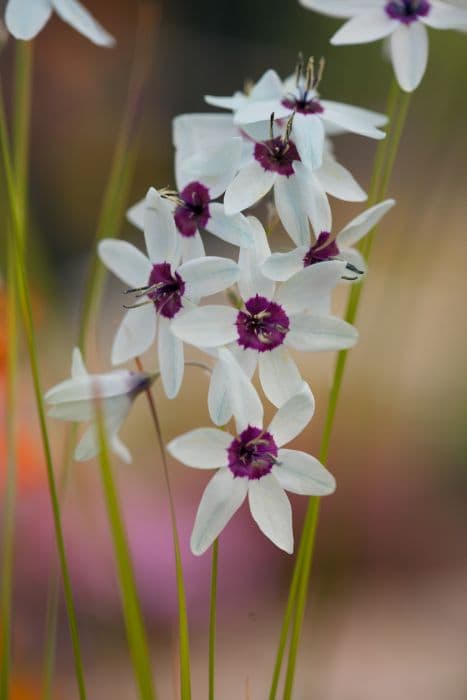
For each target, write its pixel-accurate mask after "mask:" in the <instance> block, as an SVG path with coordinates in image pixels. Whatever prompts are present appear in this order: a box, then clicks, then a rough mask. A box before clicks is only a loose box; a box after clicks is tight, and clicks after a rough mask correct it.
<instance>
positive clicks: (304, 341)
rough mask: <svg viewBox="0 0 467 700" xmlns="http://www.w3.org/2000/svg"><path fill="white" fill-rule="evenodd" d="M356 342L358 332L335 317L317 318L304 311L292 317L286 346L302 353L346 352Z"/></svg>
mask: <svg viewBox="0 0 467 700" xmlns="http://www.w3.org/2000/svg"><path fill="white" fill-rule="evenodd" d="M357 340H358V331H357V329H356V328H355V327H354V326H351V325H350V323H347V322H346V321H343V320H342V319H340V318H336V317H335V316H317V315H315V314H309V313H308V312H306V311H304V312H303V313H301V314H297V315H296V316H292V318H291V320H290V331H289V332H288V334H287V341H286V342H287V345H290V346H291V347H293V348H294V349H295V350H302V351H304V352H321V351H323V350H325V351H328V350H348V349H349V348H352V347H353V346H354V345H355V343H356V342H357Z"/></svg>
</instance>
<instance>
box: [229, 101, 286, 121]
mask: <svg viewBox="0 0 467 700" xmlns="http://www.w3.org/2000/svg"><path fill="white" fill-rule="evenodd" d="M271 114H274V118H275V119H284V118H286V117H288V116H289V115H290V114H291V110H290V108H289V107H284V106H283V105H282V104H281V100H280V97H279V98H277V97H276V98H273V99H271V100H258V101H257V102H255V101H253V100H248V102H247V103H245V104H243V105H242V106H241V107H240V108H239V109H238V110H237V112H236V114H235V116H234V124H254V123H255V122H263V121H268V120H269V119H270V117H271Z"/></svg>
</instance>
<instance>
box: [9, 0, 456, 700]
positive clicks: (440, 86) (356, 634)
mask: <svg viewBox="0 0 467 700" xmlns="http://www.w3.org/2000/svg"><path fill="white" fill-rule="evenodd" d="M86 4H87V6H88V8H89V9H90V10H91V11H92V12H93V14H94V15H95V16H96V17H97V18H98V19H99V20H100V21H101V22H102V23H103V25H104V26H105V27H106V28H107V29H109V31H111V32H112V33H113V34H114V35H115V36H116V38H117V47H116V48H115V49H114V50H109V51H105V50H102V49H98V48H96V47H94V46H92V45H91V44H90V43H89V42H88V41H87V40H85V39H84V38H82V37H81V36H79V35H78V34H76V33H75V32H73V31H72V30H71V29H70V28H69V27H68V26H66V25H64V24H63V23H61V22H60V21H59V20H58V19H56V18H54V19H53V20H52V21H51V22H50V23H49V25H48V26H47V27H46V29H45V30H44V31H43V32H42V33H41V34H40V36H39V38H38V39H37V41H36V42H35V44H36V45H35V68H34V93H33V113H32V117H33V124H32V156H31V158H32V160H31V219H32V223H31V233H30V236H31V243H30V256H29V263H30V278H31V284H32V285H33V288H34V302H35V311H36V320H37V324H38V329H39V335H40V346H39V347H40V350H41V352H42V356H41V365H42V371H43V377H44V384H45V385H46V386H47V387H48V386H51V385H52V384H54V383H56V382H57V381H60V380H61V379H63V378H64V377H65V376H66V375H67V374H68V367H69V362H70V356H71V348H72V346H73V344H74V343H75V342H76V328H77V320H78V315H79V310H80V305H81V295H82V290H83V285H84V279H85V275H86V271H87V267H88V264H89V262H90V260H91V257H92V256H93V255H94V250H93V240H94V235H95V228H96V221H97V217H98V211H99V206H100V202H101V199H102V195H103V191H104V187H105V182H106V178H107V176H108V173H109V169H110V164H111V160H112V153H113V149H114V147H115V141H116V138H117V133H118V128H119V123H120V119H121V115H122V112H123V110H124V106H125V101H126V95H127V83H128V77H129V71H130V64H131V60H132V55H133V50H134V42H135V31H136V26H137V17H138V11H139V3H138V2H136V1H135V0H133V1H132V0H114V1H113V2H107V1H106V0H88V1H87V3H86ZM147 4H148V3H146V5H147ZM149 4H151V3H149ZM153 9H154V17H155V18H156V19H155V25H154V28H153V30H152V31H153V38H152V39H151V44H150V46H151V50H150V55H149V56H148V60H149V64H150V77H149V83H148V90H147V92H146V96H145V99H144V101H143V102H142V104H141V110H142V119H143V134H142V140H141V147H140V149H139V154H138V160H137V164H136V175H135V179H134V183H133V185H132V194H131V197H130V202H133V201H136V200H137V199H140V198H141V197H142V196H143V195H144V193H145V191H146V189H147V188H148V186H150V185H154V186H156V187H161V186H164V185H171V186H173V185H174V178H173V171H172V167H173V161H172V158H173V151H172V145H171V119H172V118H173V117H174V116H175V115H176V114H179V113H182V112H192V111H209V108H208V107H207V106H205V105H204V103H203V95H204V94H206V93H210V94H222V95H224V94H230V93H231V92H233V91H234V90H235V89H239V88H241V87H242V85H243V83H244V80H245V79H246V78H252V79H254V80H256V79H258V77H259V76H260V75H261V74H262V72H263V71H264V70H265V69H267V68H269V67H273V68H275V69H277V70H278V72H279V73H280V74H281V75H282V76H284V77H285V76H286V75H288V74H289V73H290V72H292V70H293V67H294V64H295V61H296V57H297V53H298V51H303V53H304V54H314V55H315V56H321V55H324V56H325V57H326V60H327V66H326V73H325V77H324V81H323V84H322V88H321V92H322V94H323V96H325V97H327V98H328V99H334V100H339V101H343V102H350V103H353V104H358V105H361V106H364V107H368V108H371V109H379V110H381V111H383V110H384V104H385V99H386V94H387V91H388V88H389V84H390V80H391V68H390V65H389V64H388V63H387V61H386V60H385V59H384V58H383V56H382V48H381V44H380V43H376V44H371V45H368V46H356V47H345V48H333V47H331V46H330V45H329V37H330V36H331V34H332V33H333V32H334V31H335V29H336V28H337V27H338V26H339V22H338V21H333V20H330V19H327V18H324V17H320V16H318V15H315V14H313V13H311V12H308V11H306V10H305V9H303V8H302V7H300V6H299V5H298V3H297V2H294V1H291V0H289V1H288V2H275V3H271V2H266V1H265V0H237V2H235V3H232V2H214V0H198V2H196V3H190V2H186V1H185V2H182V0H172V2H170V3H168V2H161V3H157V4H156V3H154V8H153ZM430 42H431V44H430V62H429V68H428V72H427V75H426V77H425V80H424V82H423V84H422V86H421V88H420V89H419V90H418V91H417V92H416V93H415V94H414V96H413V99H412V103H411V108H410V113H409V119H408V124H407V127H406V130H405V132H404V136H403V139H402V142H401V149H400V152H399V155H398V159H397V163H396V167H395V171H394V174H393V178H392V181H391V185H390V195H391V196H394V197H396V198H397V200H398V206H397V208H396V209H395V210H393V211H392V212H391V213H390V214H389V215H388V217H387V219H386V220H385V221H384V223H383V225H382V226H381V228H380V230H379V233H378V238H377V241H376V243H375V246H374V252H373V257H372V261H371V265H370V276H369V278H368V280H367V285H366V289H365V292H364V295H363V304H362V309H361V314H360V317H359V324H358V325H359V329H360V333H361V341H360V343H359V345H358V346H357V348H356V349H355V350H353V351H352V354H351V359H350V362H349V364H348V373H347V375H346V379H345V386H344V391H343V394H342V399H341V403H340V406H339V410H338V414H337V421H336V425H335V431H334V439H333V443H332V449H331V457H330V469H331V471H333V473H334V474H335V475H336V478H337V482H338V489H337V492H336V494H335V495H334V496H332V497H330V498H328V499H326V500H325V502H324V503H323V506H324V507H323V517H322V520H321V522H320V527H319V535H318V547H317V552H316V559H315V566H314V574H313V580H312V588H311V595H310V605H309V608H308V616H307V620H306V625H305V632H304V638H303V642H302V647H301V654H300V659H299V666H298V676H297V683H296V695H295V697H296V698H297V700H308V698H316V699H317V700H318V699H319V700H393V699H394V698H396V697H397V698H401V699H403V700H441V698H442V700H463V698H465V697H466V696H467V670H466V665H465V650H466V642H467V605H466V593H465V591H466V585H467V552H466V534H467V509H466V486H467V472H466V469H465V454H466V448H467V432H466V428H465V424H466V417H467V399H466V397H467V373H466V371H465V358H466V351H467V326H466V321H465V318H466V316H465V311H464V300H465V296H466V293H467V282H466V279H465V277H466V273H465V271H466V265H467V246H466V235H467V230H466V219H467V197H466V195H467V191H466V190H467V129H466V117H467V70H466V68H467V59H466V56H467V36H466V35H465V34H460V33H459V34H457V33H454V32H438V33H435V32H431V35H430ZM13 58H14V41H12V40H11V39H10V40H9V41H8V42H7V45H6V46H5V47H4V49H3V52H2V54H1V56H0V65H1V71H2V77H3V79H4V81H5V82H6V83H7V89H8V88H9V89H10V91H11V75H12V66H13ZM335 146H336V152H337V156H338V158H339V160H340V161H341V162H342V163H343V164H344V165H345V166H346V167H348V168H349V169H350V170H351V171H352V172H353V173H354V174H355V176H356V177H357V179H358V180H359V182H361V184H362V185H363V186H364V187H367V186H368V183H369V179H370V175H371V169H372V162H373V156H374V150H375V144H374V143H373V142H371V141H369V140H365V139H363V138H360V137H358V136H340V137H338V138H336V139H335ZM361 209H362V207H361V205H351V204H347V203H342V202H337V201H334V202H333V211H334V219H335V222H336V226H338V227H339V226H341V225H343V224H345V223H346V222H347V221H348V220H350V218H352V217H353V216H354V215H356V214H357V213H358V212H359V211H361ZM121 235H122V236H123V237H124V238H127V239H129V240H131V241H133V242H135V243H136V244H139V243H140V242H141V234H140V233H139V232H137V231H135V230H134V229H133V228H132V227H131V226H130V225H129V224H128V223H126V222H125V223H124V224H123V226H122V230H121ZM284 242H285V239H282V238H280V239H279V238H278V239H277V241H276V245H277V246H278V247H279V248H280V247H281V246H283V245H284ZM206 243H207V248H208V252H216V253H222V254H225V255H235V250H234V249H233V248H230V247H227V246H225V247H223V246H221V244H220V243H219V242H216V241H214V239H212V238H211V237H210V238H209V240H208V239H207V238H206ZM120 292H121V287H120V286H119V285H118V284H117V283H115V281H114V280H112V281H110V280H109V284H108V285H107V288H106V294H105V298H104V303H103V305H102V309H101V313H100V316H99V320H98V323H97V324H96V327H95V330H94V332H93V333H92V334H91V342H90V346H91V349H92V352H91V355H90V367H91V369H92V370H94V371H99V370H100V371H103V370H106V369H108V368H109V356H110V343H111V340H112V337H113V333H114V331H115V329H116V326H117V323H118V321H119V319H120V315H121V296H120ZM345 295H346V289H345V288H342V289H340V290H339V293H338V295H337V298H336V311H342V310H343V309H344V306H345ZM2 303H3V301H2ZM2 334H3V335H2ZM3 336H4V331H3V330H1V329H0V344H1V345H2V348H1V352H0V358H1V361H2V362H3V360H4V343H5V338H4V337H3ZM189 355H190V357H200V355H198V354H197V353H196V352H195V351H192V352H190V353H189ZM23 360H24V362H23V363H22V365H21V394H20V418H21V424H20V438H19V450H20V475H19V478H20V489H19V504H18V513H17V538H16V547H17V550H16V552H17V556H16V578H15V588H14V591H15V604H16V607H15V690H14V693H13V698H14V700H18V699H20V698H21V699H25V700H29V699H31V700H32V699H34V698H39V697H40V683H41V674H42V670H41V668H42V652H43V636H44V620H45V607H46V596H47V585H48V578H49V575H50V572H51V571H53V570H54V567H55V558H54V540H53V531H52V527H51V517H50V510H49V501H48V492H47V489H46V483H45V471H44V467H43V462H42V457H41V447H40V441H39V437H38V430H37V425H36V418H35V412H34V402H33V398H32V391H31V386H30V377H29V371H28V366H27V361H26V357H24V358H23ZM155 361H156V360H155V356H154V353H151V352H149V353H148V354H147V358H146V363H147V365H148V366H149V367H154V364H155ZM333 362H334V358H333V356H332V354H325V355H316V356H303V355H302V356H301V357H300V358H299V363H300V366H301V368H302V369H303V373H304V376H305V377H306V378H307V380H308V381H310V383H311V385H312V388H313V391H314V393H315V396H316V398H317V406H318V408H317V414H316V416H315V418H314V420H313V423H312V424H311V426H310V429H308V431H307V432H306V433H305V434H304V435H303V436H302V437H301V438H299V439H298V440H297V443H296V444H297V446H298V447H299V448H301V449H307V450H310V451H312V452H313V453H314V454H316V453H317V452H318V448H319V440H320V434H321V428H322V421H323V416H324V413H325V410H326V400H327V394H328V389H329V384H330V380H331V375H332V368H333ZM2 373H3V364H2ZM1 381H2V384H1V387H2V392H3V389H4V379H3V376H2V379H1ZM156 394H157V401H158V405H159V408H160V411H161V414H162V421H163V432H164V435H165V437H166V439H167V440H169V439H170V438H171V437H173V436H175V435H177V434H179V433H182V432H184V431H185V430H187V429H190V428H193V427H197V426H200V425H208V420H209V419H208V414H207V408H206V396H207V381H206V378H205V376H203V375H202V374H201V373H200V372H199V371H197V370H196V369H193V368H192V369H189V370H187V374H186V379H185V383H184V385H183V388H182V391H181V394H180V396H179V398H178V399H176V400H175V401H174V402H170V401H168V400H167V399H166V398H165V397H164V395H163V393H162V391H161V389H160V387H158V388H157V391H156ZM2 397H3V399H4V393H2ZM0 410H1V411H2V412H3V413H4V412H5V410H6V408H5V402H4V400H3V402H2V406H1V408H0ZM49 425H50V429H51V431H52V435H53V437H54V446H55V454H56V462H57V463H60V460H61V457H62V448H63V434H64V430H63V425H62V424H58V423H57V422H53V421H50V422H49ZM123 436H124V439H125V440H126V442H127V443H128V445H129V446H130V449H131V451H132V454H133V465H131V466H130V467H127V466H123V465H121V464H118V463H117V462H116V461H115V463H114V467H115V473H116V475H117V477H118V482H119V488H120V492H121V496H122V500H123V502H124V508H125V516H126V522H127V526H128V530H129V534H130V538H131V543H132V550H133V555H134V559H135V565H136V570H137V577H138V584H139V590H140V594H141V598H142V601H143V606H144V611H145V615H146V620H147V624H148V629H149V633H150V637H151V642H152V648H153V658H154V671H155V676H156V682H157V687H158V689H159V693H160V695H161V697H163V698H176V697H178V696H177V692H178V691H177V672H176V657H177V646H176V626H177V621H176V594H175V585H174V571H173V559H172V545H171V532H170V524H169V515H168V508H167V502H166V494H165V490H164V484H163V480H162V473H161V465H160V463H159V457H158V450H157V443H156V441H155V437H153V433H152V428H151V422H150V419H149V416H148V414H147V411H146V406H145V404H144V402H143V401H139V402H138V403H137V404H136V406H135V410H134V412H133V413H132V415H131V417H130V420H129V421H128V424H127V425H126V427H125V429H124V431H123ZM3 440H4V438H3V435H2V437H1V438H0V459H1V463H0V468H1V470H2V471H1V472H0V476H3V472H4V464H5V446H4V443H3ZM171 468H172V479H173V484H174V489H175V492H176V501H177V513H178V517H179V520H180V529H181V532H182V540H183V556H184V565H185V569H186V576H187V588H188V598H189V608H190V609H189V612H190V616H191V636H192V647H193V670H194V687H195V690H194V698H195V699H198V698H199V699H200V700H204V698H205V697H206V692H207V691H206V688H207V605H208V581H209V566H210V558H209V555H206V556H204V557H202V558H200V559H198V558H195V557H193V556H192V555H191V554H190V552H189V549H188V539H189V533H190V530H191V527H192V523H193V518H194V514H195V511H196V507H197V503H198V501H199V498H200V496H201V493H202V489H203V486H204V483H205V482H206V481H207V478H208V475H205V476H203V475H202V474H198V473H192V472H191V471H190V470H188V469H186V468H184V467H182V466H181V465H178V464H175V463H172V464H171ZM293 501H294V502H293V505H294V513H295V531H296V534H297V535H298V533H299V531H300V524H301V520H302V517H303V512H304V508H305V505H306V503H305V499H300V498H294V499H293ZM63 507H64V514H65V521H66V523H65V524H66V537H67V545H68V553H69V558H70V563H71V568H72V575H73V582H74V587H75V591H76V597H77V604H78V612H79V621H80V630H81V633H82V636H83V644H84V652H85V666H86V674H87V678H88V681H89V686H90V694H89V695H90V698H93V699H96V700H109V699H110V698H112V700H130V699H132V698H136V692H135V688H134V683H133V679H132V674H131V668H130V664H129V656H128V652H127V648H126V643H125V636H124V630H123V624H122V618H121V612H120V606H119V596H118V587H117V583H116V579H115V571H114V562H113V556H112V549H111V543H110V536H109V531H108V525H107V522H106V516H105V509H104V505H103V500H102V494H101V486H100V480H99V473H98V470H97V468H96V465H95V464H93V463H87V464H75V465H74V468H73V472H72V476H71V481H70V484H69V488H68V490H67V493H66V497H65V499H64V506H63ZM290 572H291V560H290V558H289V557H287V556H286V555H283V554H282V553H280V552H279V551H278V550H276V549H275V548H274V546H273V545H271V544H270V543H269V541H267V540H266V539H264V538H263V537H262V536H261V535H260V534H259V533H258V532H257V530H256V528H255V526H254V525H253V523H252V522H251V518H250V516H249V513H248V511H247V508H243V509H242V510H241V512H240V513H239V514H238V515H237V516H236V517H235V519H234V521H233V522H232V523H231V525H230V526H229V528H228V529H227V531H226V532H225V533H224V534H223V535H222V537H221V541H220V579H219V610H220V612H219V640H218V643H219V656H218V697H219V698H221V699H222V700H237V699H239V698H250V700H257V699H261V698H264V697H266V693H267V688H268V687H269V681H270V677H271V671H272V666H273V661H274V655H275V650H276V643H277V638H278V634H279V628H280V622H281V614H282V611H283V607H284V604H285V600H286V595H287V588H288V583H289V579H290ZM58 634H59V637H58V659H57V683H56V697H57V700H61V699H63V700H73V699H74V698H75V697H76V690H75V685H74V679H73V665H72V656H71V649H70V643H69V638H68V630H67V623H66V615H65V612H64V610H61V613H60V623H59V633H58Z"/></svg>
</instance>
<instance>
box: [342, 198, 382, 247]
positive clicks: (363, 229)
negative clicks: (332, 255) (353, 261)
mask: <svg viewBox="0 0 467 700" xmlns="http://www.w3.org/2000/svg"><path fill="white" fill-rule="evenodd" d="M395 203H396V201H395V199H386V200H385V201H384V202H380V203H379V204H376V205H375V206H374V207H370V209H367V210H366V211H364V212H362V213H361V214H359V215H358V216H357V217H355V219H352V221H351V222H350V223H349V224H347V226H345V228H343V229H342V231H341V232H340V233H339V234H338V236H337V243H338V245H339V247H340V246H341V245H342V246H352V245H355V243H358V241H360V240H361V239H362V238H363V236H366V234H367V233H368V232H369V231H371V229H372V228H374V227H375V226H376V224H377V223H378V222H379V221H380V220H381V219H382V218H383V216H384V215H385V214H386V213H387V212H388V211H389V210H390V209H392V207H393V206H394V204H395Z"/></svg>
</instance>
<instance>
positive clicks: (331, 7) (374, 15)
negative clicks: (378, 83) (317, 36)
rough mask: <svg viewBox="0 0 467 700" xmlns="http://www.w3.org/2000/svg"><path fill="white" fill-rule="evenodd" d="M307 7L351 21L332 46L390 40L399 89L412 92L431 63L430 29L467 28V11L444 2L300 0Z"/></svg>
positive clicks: (340, 31)
mask: <svg viewBox="0 0 467 700" xmlns="http://www.w3.org/2000/svg"><path fill="white" fill-rule="evenodd" d="M300 3H301V4H302V5H304V7H307V8H309V9H310V10H315V11H316V12H321V13H322V14H324V15H329V16H331V17H343V18H348V21H347V22H346V23H345V24H344V25H343V27H341V29H339V30H338V31H337V32H336V34H334V36H333V37H332V39H331V44H335V45H343V44H365V43H368V42H371V41H376V40H377V39H383V38H385V37H390V50H391V59H392V63H393V66H394V71H395V73H396V77H397V80H398V82H399V85H400V86H401V88H402V89H403V90H405V91H406V92H412V91H413V90H415V89H416V88H417V87H418V85H419V84H420V82H421V80H422V78H423V75H424V73H425V70H426V66H427V62H428V32H427V27H433V28H434V29H458V30H461V31H462V30H465V28H466V27H467V10H466V9H463V8H459V7H453V6H452V5H449V4H448V3H446V2H441V0H300Z"/></svg>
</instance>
